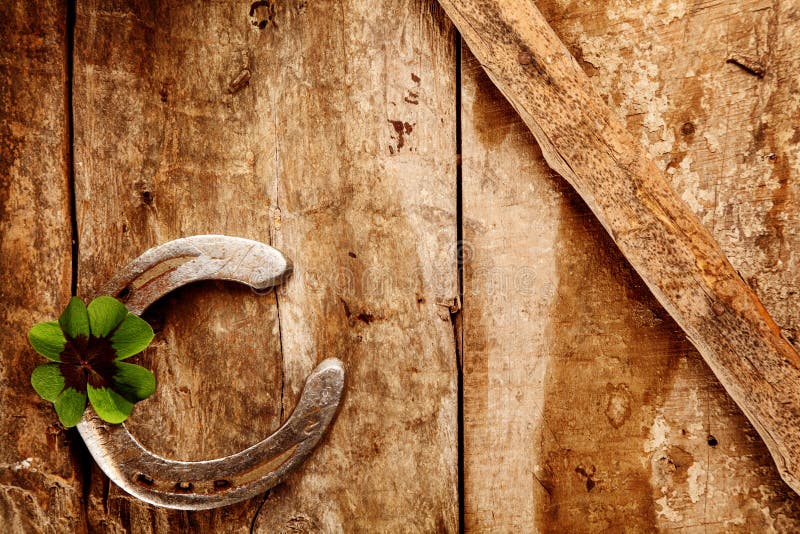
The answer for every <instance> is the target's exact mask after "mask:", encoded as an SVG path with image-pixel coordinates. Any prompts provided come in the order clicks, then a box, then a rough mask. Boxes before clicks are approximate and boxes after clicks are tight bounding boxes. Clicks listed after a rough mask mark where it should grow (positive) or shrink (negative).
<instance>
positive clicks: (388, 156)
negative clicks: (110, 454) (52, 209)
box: [76, 0, 458, 532]
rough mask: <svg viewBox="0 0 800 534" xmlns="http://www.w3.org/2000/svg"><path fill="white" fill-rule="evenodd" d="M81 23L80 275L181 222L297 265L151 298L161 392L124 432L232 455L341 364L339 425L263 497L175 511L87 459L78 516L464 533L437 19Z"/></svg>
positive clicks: (442, 41) (119, 524)
mask: <svg viewBox="0 0 800 534" xmlns="http://www.w3.org/2000/svg"><path fill="white" fill-rule="evenodd" d="M77 18H78V20H77V30H76V157H77V169H76V170H77V183H78V207H79V225H80V236H81V240H80V250H81V264H80V268H81V280H82V281H83V285H82V290H83V291H89V290H90V289H93V288H95V287H97V286H98V285H99V284H101V283H102V282H103V281H104V280H105V279H106V278H107V277H108V276H110V274H111V273H112V272H113V271H114V270H115V269H116V268H117V266H118V265H119V264H120V263H121V262H123V261H125V260H127V259H130V258H132V257H134V256H136V255H138V254H139V253H140V252H141V251H143V250H144V248H146V247H147V246H150V245H153V244H155V243H158V242H162V241H166V240H168V239H172V238H175V237H178V236H181V235H189V234H194V233H202V232H214V233H228V234H233V235H241V236H244V237H249V238H253V239H258V240H261V241H264V242H269V243H271V244H273V245H274V246H276V247H278V248H280V249H282V250H283V251H284V252H285V253H286V254H287V256H289V257H290V258H291V259H292V260H293V261H294V263H295V274H294V276H293V277H292V278H291V279H290V281H288V282H287V283H286V284H285V286H284V287H283V288H282V289H281V290H280V291H279V293H278V296H277V302H276V298H275V297H257V296H254V295H251V294H249V292H247V291H245V290H240V289H236V288H233V287H227V286H225V287H217V286H213V285H211V286H209V285H205V286H203V285H201V286H198V287H196V288H191V289H188V290H186V291H182V292H180V293H178V294H177V295H175V296H173V297H170V298H168V299H165V301H164V302H163V303H162V304H161V305H159V306H157V307H156V309H155V310H154V313H151V318H156V319H157V322H158V323H159V325H160V327H159V330H160V332H159V334H158V335H157V338H156V342H155V347H154V349H152V350H149V351H148V353H147V354H146V356H145V357H144V358H143V360H144V363H145V364H146V365H148V366H150V367H152V368H154V369H155V371H156V374H157V377H158V379H159V386H158V389H157V393H156V395H155V396H154V397H153V398H152V400H149V401H146V402H145V403H143V404H142V405H140V406H138V407H137V409H136V412H135V414H134V416H133V418H132V425H131V426H132V427H133V432H134V435H135V436H137V437H138V438H140V439H141V440H142V441H143V442H144V443H145V444H146V445H147V446H149V447H151V448H152V449H153V450H154V451H155V452H160V453H163V454H166V455H169V456H172V457H177V458H200V457H203V458H208V457H213V456H216V455H219V454H224V453H229V452H232V451H234V450H237V449H239V448H241V447H243V446H245V445H246V444H249V443H253V442H255V441H256V440H258V439H260V438H262V437H264V436H265V435H266V434H267V433H268V432H270V431H271V430H272V429H274V428H275V426H276V425H277V424H278V422H279V420H281V419H284V418H285V417H286V415H288V413H289V412H290V410H291V409H292V407H293V406H294V403H295V402H296V400H297V397H298V395H299V392H300V390H301V388H302V385H303V381H304V379H305V376H306V375H307V374H308V373H309V372H310V371H311V369H312V368H313V367H314V365H315V364H316V363H317V362H319V361H321V360H322V359H324V358H326V357H329V356H336V357H339V358H341V359H342V360H344V361H345V364H346V367H347V373H348V376H347V390H346V393H345V400H344V403H343V407H342V410H341V412H340V414H339V416H338V420H337V421H336V422H335V423H334V425H333V429H332V431H331V433H330V434H329V435H328V437H327V438H325V439H324V440H323V442H322V443H321V445H320V447H319V449H318V450H317V452H316V453H315V454H314V455H313V456H312V457H311V458H310V459H309V461H308V462H307V463H306V465H305V466H304V467H303V469H302V470H301V471H300V472H298V473H296V474H295V475H293V476H292V477H291V478H290V479H289V480H288V481H287V482H286V483H285V484H283V485H281V486H279V487H277V488H275V489H274V490H273V491H272V492H270V493H269V494H267V495H265V496H264V497H263V498H258V499H253V500H252V501H250V502H246V503H243V504H241V505H238V506H234V507H229V508H225V509H222V510H218V511H211V512H202V513H174V512H165V511H163V510H158V509H154V508H151V507H148V506H144V505H142V504H141V503H137V502H133V501H131V500H130V499H129V498H127V497H126V496H125V495H124V494H122V493H121V492H120V491H119V490H117V489H116V488H114V487H111V488H108V490H107V492H106V491H105V489H106V488H105V487H104V485H106V484H107V482H106V481H104V480H103V478H102V477H100V476H99V475H97V474H95V477H94V479H93V485H92V492H91V497H90V503H89V505H90V507H89V516H90V521H91V524H92V525H93V526H95V527H97V528H103V529H126V530H127V529H129V530H134V531H141V532H149V531H161V530H166V529H177V530H183V529H191V530H208V531H215V532H216V531H231V532H236V531H245V530H249V529H250V528H251V527H252V528H253V529H254V530H255V531H264V532H274V531H285V530H291V529H295V530H296V529H301V530H322V531H358V530H367V529H370V530H372V529H376V530H383V531H397V530H419V531H431V530H443V531H454V530H456V529H457V517H458V498H457V484H456V469H457V467H456V466H457V460H456V458H457V451H456V438H455V436H456V427H457V421H456V370H455V363H456V361H455V347H454V336H453V327H452V323H451V320H450V309H449V307H448V306H449V305H452V304H453V302H454V301H455V300H457V296H458V288H457V277H456V271H455V262H454V255H453V247H452V246H451V245H452V243H454V242H455V220H456V219H455V136H454V132H455V93H454V91H455V83H454V68H453V57H454V56H453V42H454V41H453V34H452V28H451V26H450V24H449V23H448V22H447V20H446V18H445V17H444V16H443V14H442V13H441V12H440V10H438V8H435V7H431V6H430V5H429V4H428V3H423V2H416V3H412V4H408V3H404V2H394V1H389V0H385V1H378V2H374V1H370V2H366V1H351V2H343V3H342V2H313V3H307V2H301V1H296V2H288V3H285V2H281V3H277V2H256V3H255V4H253V5H252V6H250V5H249V4H241V3H238V2H215V3H213V4H207V3H201V2H195V3H184V4H178V3H175V2H168V1H163V2H155V3H152V2H133V3H130V5H129V4H128V3H125V4H124V5H123V4H120V5H114V6H111V7H107V6H106V4H105V3H103V2H99V1H91V2H84V3H81V4H80V5H79V10H78V17H77ZM387 20H389V21H393V22H392V24H391V25H387V24H386V21H387ZM260 510H261V513H259V511H260Z"/></svg>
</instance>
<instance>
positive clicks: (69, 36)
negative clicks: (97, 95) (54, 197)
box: [64, 0, 92, 525]
mask: <svg viewBox="0 0 800 534" xmlns="http://www.w3.org/2000/svg"><path fill="white" fill-rule="evenodd" d="M65 9H66V12H65V16H66V21H65V30H64V41H65V42H64V70H65V73H64V115H65V117H64V130H65V135H64V137H65V140H64V144H65V147H64V164H65V167H66V175H67V176H66V178H67V194H68V202H69V206H68V210H69V233H70V254H71V271H70V294H72V295H77V294H78V253H79V249H78V237H79V236H78V202H77V196H76V193H75V111H74V102H73V100H74V99H73V89H74V85H75V22H76V19H77V0H67V2H66V5H65ZM67 439H69V441H70V443H71V449H72V454H73V458H75V461H76V463H77V464H78V467H79V468H80V473H81V477H82V484H81V492H82V496H83V499H82V502H81V505H82V508H83V510H82V511H83V517H84V520H85V521H86V524H87V525H88V518H89V493H90V491H91V481H92V457H91V455H90V454H89V451H88V449H87V448H86V446H85V445H84V443H83V440H82V439H81V438H80V436H79V435H78V431H77V430H76V429H74V428H72V429H69V430H68V438H67Z"/></svg>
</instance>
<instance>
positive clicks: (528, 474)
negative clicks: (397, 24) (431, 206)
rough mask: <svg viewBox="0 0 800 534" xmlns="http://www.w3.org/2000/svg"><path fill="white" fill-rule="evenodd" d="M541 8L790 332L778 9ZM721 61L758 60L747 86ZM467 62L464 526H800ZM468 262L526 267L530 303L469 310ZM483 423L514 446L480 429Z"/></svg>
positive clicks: (789, 70) (474, 293) (493, 301)
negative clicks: (759, 67) (760, 71)
mask: <svg viewBox="0 0 800 534" xmlns="http://www.w3.org/2000/svg"><path fill="white" fill-rule="evenodd" d="M538 5H539V6H540V8H541V9H542V11H543V13H544V14H545V16H546V17H547V19H548V20H549V22H550V23H551V24H552V25H553V27H554V29H555V30H556V32H557V33H558V35H559V36H560V37H561V39H563V40H564V42H565V44H566V45H567V46H568V47H569V49H570V50H571V52H572V53H573V55H574V56H575V57H577V58H578V60H579V62H580V64H581V66H582V67H583V69H584V70H585V71H586V72H587V74H589V75H590V76H591V79H592V84H593V85H594V86H595V87H596V88H597V89H598V91H599V92H600V93H601V95H602V96H603V97H604V98H605V99H607V101H608V102H609V103H611V104H613V105H614V106H616V107H617V108H618V109H619V113H620V116H621V117H622V118H624V119H625V121H626V124H627V127H628V130H629V131H630V132H631V133H632V134H634V136H636V137H637V138H641V139H642V140H643V141H646V142H647V146H648V150H649V152H650V154H651V155H652V156H653V157H654V158H656V161H657V162H658V164H659V166H660V167H661V168H666V170H667V173H668V176H669V177H670V179H671V185H672V187H673V188H674V189H675V191H676V192H677V193H678V195H679V196H681V197H682V198H683V199H684V200H686V201H687V202H689V204H690V206H691V207H692V209H693V210H694V212H695V214H696V215H697V216H698V217H700V219H701V220H702V221H703V223H704V224H705V225H706V226H707V227H708V228H709V229H711V230H712V231H713V234H714V237H715V238H716V239H717V240H718V241H719V242H720V244H721V245H722V247H723V249H724V250H725V253H726V254H727V255H728V257H729V258H730V260H731V262H732V264H733V265H734V267H736V268H737V269H738V270H739V271H740V272H741V273H742V275H743V276H744V277H745V279H746V280H747V281H748V283H749V284H750V285H751V286H752V287H753V288H754V290H755V291H756V292H757V294H758V295H759V297H760V298H761V299H762V301H763V302H764V303H765V304H766V305H767V308H768V309H769V311H770V313H771V314H772V315H773V317H775V318H776V320H777V322H778V324H779V325H780V327H781V330H782V332H783V333H784V335H785V336H787V338H788V339H790V340H791V339H796V338H797V328H798V324H799V323H800V316H799V315H798V312H797V307H796V306H794V305H793V299H792V296H793V295H795V294H796V292H797V285H798V283H800V277H798V275H797V274H798V273H797V268H798V267H797V259H796V257H795V256H796V253H794V252H793V251H796V250H798V249H799V248H798V246H797V235H798V234H797V228H798V226H800V221H798V216H797V213H798V211H797V207H796V200H795V199H796V198H797V194H796V188H797V184H796V182H797V180H796V176H797V172H798V170H797V169H798V164H797V154H798V151H797V143H798V139H796V138H795V137H796V136H794V135H793V127H792V126H791V121H792V119H791V117H793V116H796V115H797V103H796V102H795V101H793V100H791V98H790V96H789V95H790V94H791V91H792V90H793V89H792V88H793V82H792V81H791V80H793V79H796V78H797V73H798V71H800V61H799V60H798V55H797V54H798V53H797V51H796V50H793V49H792V47H791V46H789V45H788V42H790V36H791V35H792V34H793V33H796V32H797V22H796V21H795V20H794V19H793V18H792V16H791V13H792V12H793V9H796V8H794V7H793V6H792V5H791V2H779V3H777V4H775V5H772V4H770V5H769V6H766V5H762V3H758V2H753V3H751V4H748V5H741V4H740V3H738V2H717V3H715V4H714V5H704V4H700V3H697V4H694V3H686V4H683V3H681V2H672V3H663V2H642V3H639V4H637V5H636V6H633V7H632V6H629V5H627V4H626V5H624V6H623V5H622V4H619V3H618V2H613V1H600V2H592V3H581V4H578V3H570V4H569V5H567V4H565V3H563V2H556V1H546V2H540V3H538ZM735 52H738V53H739V54H743V55H745V56H750V57H757V58H760V59H759V61H761V62H762V63H763V64H765V65H770V67H767V68H766V74H765V76H764V78H757V77H755V76H752V75H750V74H748V73H747V72H745V71H744V70H742V69H741V68H739V67H737V66H736V65H733V64H726V63H725V59H726V58H727V57H729V55H730V54H731V53H735ZM465 57H466V62H465V64H464V65H463V72H464V78H463V83H462V86H463V94H464V102H463V105H462V110H463V112H462V113H463V115H462V122H463V125H464V131H463V148H462V150H463V162H464V167H463V176H464V200H463V203H464V220H465V239H467V241H468V242H469V243H470V244H471V245H472V247H471V250H472V251H473V255H472V259H471V261H470V263H468V264H467V265H466V267H465V303H464V333H465V348H464V369H465V376H464V386H465V392H464V395H465V444H466V448H465V485H466V495H465V507H466V514H465V515H466V527H467V530H468V531H469V530H470V529H473V530H476V531H481V530H486V529H488V528H491V527H496V528H497V529H499V530H501V531H508V530H517V531H531V530H534V529H538V530H541V531H544V532H563V531H574V530H592V531H595V530H603V529H606V530H612V531H613V530H616V529H624V528H629V529H632V530H637V531H649V530H656V529H659V530H662V529H670V530H673V529H675V530H681V531H686V532H695V531H698V532H699V531H735V532H739V531H740V532H761V531H770V530H772V531H779V532H791V531H795V530H797V529H798V528H800V526H799V525H798V524H799V523H800V501H798V498H797V497H796V495H795V494H794V493H793V492H792V491H791V490H790V489H789V488H788V487H787V486H786V485H785V484H784V483H783V482H782V481H781V480H780V479H779V476H778V473H777V471H776V470H775V468H774V466H773V465H772V462H771V459H770V458H769V455H768V451H767V449H766V447H765V446H764V444H763V443H762V442H761V441H760V440H759V439H758V437H757V435H756V433H755V430H754V429H753V428H752V426H751V425H750V424H749V423H748V422H747V420H746V419H745V417H744V416H743V414H742V413H741V411H740V410H738V408H737V407H736V406H735V405H734V404H733V402H732V401H731V400H730V398H729V397H728V396H727V394H725V392H724V391H723V390H722V388H721V386H720V385H719V382H718V381H717V380H716V378H715V377H714V376H713V374H712V373H711V371H710V369H709V368H708V367H707V366H706V365H705V364H704V363H703V362H702V360H701V358H700V355H699V354H697V353H696V352H695V351H694V350H693V349H692V348H691V347H690V346H689V345H688V343H687V342H686V341H685V340H684V339H683V336H682V335H681V334H680V333H678V332H677V331H676V328H677V327H676V325H675V324H674V323H673V322H672V321H671V320H670V319H669V317H668V316H666V314H665V312H664V310H663V309H662V308H661V307H660V306H659V305H658V304H657V303H656V302H655V301H654V299H653V298H652V297H650V296H649V291H648V290H646V288H645V287H644V285H643V283H642V282H641V280H640V279H639V278H638V277H637V276H636V275H635V274H633V272H632V271H631V270H630V269H629V268H628V267H626V266H625V264H624V259H623V258H622V257H621V255H620V254H619V253H618V251H616V250H615V247H614V245H613V243H612V242H611V241H610V240H609V239H608V238H607V237H606V236H605V234H604V231H603V230H602V227H601V226H600V225H599V224H598V223H597V222H596V221H595V220H594V217H593V216H592V215H591V213H590V212H589V210H588V208H587V207H586V206H585V204H584V203H583V202H581V201H580V200H579V199H578V198H577V197H576V195H575V193H574V192H571V190H570V188H568V187H565V185H564V183H563V182H561V180H560V179H559V178H550V177H549V176H548V173H547V172H546V171H544V169H543V167H542V165H543V161H542V160H541V159H540V157H539V156H538V154H536V149H535V148H532V147H531V144H530V141H531V139H530V137H529V134H527V132H526V130H524V125H523V123H522V121H521V119H520V118H519V116H518V115H517V114H516V113H515V112H514V111H513V110H512V109H511V107H510V105H508V104H507V103H505V102H503V97H502V95H501V94H500V93H499V91H497V90H496V89H495V88H494V86H493V85H492V84H491V82H490V81H489V79H488V77H486V75H485V74H484V73H483V72H482V70H481V69H479V67H478V64H477V62H476V61H475V60H474V59H473V58H472V57H471V56H469V55H468V54H467V55H465ZM759 132H761V133H759ZM770 154H774V155H775V157H774V159H773V158H772V157H771V156H770ZM780 184H783V185H782V186H781V185H780ZM559 195H563V197H559ZM554 196H555V197H556V198H555V199H554ZM551 215H552V216H553V217H554V218H555V219H554V220H553V219H550V216H551ZM520 221H534V224H530V225H528V226H525V225H524V224H522V223H521V222H520ZM482 236H486V239H485V240H484V241H481V240H480V238H481V237H482ZM476 240H477V241H476ZM501 243H505V244H504V245H502V244H501ZM530 251H533V252H534V254H531V252H530ZM487 264H489V265H490V266H491V268H492V269H495V270H496V271H499V272H505V273H509V272H511V273H513V272H523V274H521V275H519V277H518V279H520V280H524V279H525V277H526V276H527V275H525V274H524V269H525V268H526V267H529V266H531V265H535V266H536V277H535V278H533V280H534V282H533V283H532V284H531V285H528V286H526V285H524V284H523V285H522V286H521V287H522V288H523V289H525V288H532V292H530V293H529V294H525V293H524V292H523V293H520V292H519V291H518V289H519V288H518V287H513V286H512V287H508V288H507V289H506V288H503V289H501V290H496V291H495V292H494V293H493V294H491V298H489V297H488V296H486V297H485V296H484V294H483V293H482V292H481V291H482V288H483V286H484V285H485V283H484V282H483V281H482V276H481V272H482V271H481V268H482V267H484V266H485V265H487ZM529 278H530V277H529ZM506 279H511V280H513V279H514V278H513V276H512V275H506ZM500 303H503V306H500ZM506 303H507V304H506ZM505 306H508V308H506V307H505ZM510 310H517V311H518V312H517V313H514V312H512V311H510ZM512 318H515V319H516V321H515V322H514V323H513V324H509V323H510V322H512V321H511V319H512ZM498 331H499V332H500V335H498V334H497V332H498ZM507 331H513V332H514V333H515V335H516V336H517V339H518V341H516V342H515V341H513V338H511V337H509V336H510V334H509V333H508V332H507ZM486 406H489V410H488V414H489V415H488V416H487V415H486V412H485V410H486ZM498 414H503V415H502V418H503V420H505V421H508V423H507V426H502V425H500V427H501V428H503V429H504V432H505V433H506V434H508V435H509V437H513V438H514V439H505V438H504V439H501V436H500V435H495V434H493V432H495V431H496V428H497V425H496V419H497V418H498V417H499V416H498ZM588 475H590V476H588Z"/></svg>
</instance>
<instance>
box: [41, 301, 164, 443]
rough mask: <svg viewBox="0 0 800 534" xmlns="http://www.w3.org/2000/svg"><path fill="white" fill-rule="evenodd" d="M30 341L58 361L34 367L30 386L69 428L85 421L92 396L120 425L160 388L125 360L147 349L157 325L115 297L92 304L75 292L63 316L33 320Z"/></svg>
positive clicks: (105, 416)
mask: <svg viewBox="0 0 800 534" xmlns="http://www.w3.org/2000/svg"><path fill="white" fill-rule="evenodd" d="M28 340H29V341H30V344H31V346H32V347H33V348H34V350H35V351H36V352H38V353H39V354H41V355H42V356H44V357H45V358H47V359H48V360H52V362H53V363H45V364H43V365H40V366H38V367H37V368H36V369H34V370H33V373H32V374H31V385H32V386H33V389H35V390H36V393H38V394H39V395H40V396H41V397H42V398H43V399H45V400H47V401H50V402H52V403H53V405H54V406H55V409H56V413H57V414H58V419H59V420H60V421H61V424H63V425H64V426H66V427H71V426H75V425H77V424H78V422H80V420H81V417H83V412H84V411H85V410H86V403H87V399H88V402H90V403H91V404H92V408H94V410H95V412H96V413H97V415H98V416H100V418H101V419H103V420H104V421H107V422H109V423H114V424H116V423H121V422H123V421H125V419H127V418H128V416H129V415H130V413H131V410H132V409H133V405H134V403H136V402H139V401H141V400H144V399H146V398H147V397H149V396H150V395H152V394H153V392H154V391H155V387H156V379H155V376H153V373H151V372H150V371H148V370H147V369H145V368H144V367H141V366H138V365H134V364H130V363H125V362H123V361H122V360H124V359H126V358H129V357H131V356H133V355H135V354H138V353H140V352H141V351H143V350H144V349H145V348H147V346H148V345H149V344H150V342H151V341H152V340H153V329H152V328H150V325H148V324H147V322H145V321H144V320H142V319H140V318H139V317H137V316H136V315H134V314H132V313H130V312H129V311H128V309H127V308H126V307H125V305H124V304H122V303H121V302H119V301H118V300H117V299H115V298H113V297H97V298H96V299H94V300H93V301H92V302H90V303H89V306H85V305H84V303H83V301H82V300H81V299H79V298H78V297H72V298H71V299H70V301H69V304H67V307H66V308H65V309H64V312H63V313H62V314H61V316H60V317H59V318H58V321H51V322H46V323H39V324H36V325H34V326H33V327H32V328H31V329H30V331H29V332H28Z"/></svg>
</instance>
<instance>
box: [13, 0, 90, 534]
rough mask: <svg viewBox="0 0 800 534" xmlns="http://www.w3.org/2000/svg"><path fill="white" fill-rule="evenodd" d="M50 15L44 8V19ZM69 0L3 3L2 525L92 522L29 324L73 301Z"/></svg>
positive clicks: (43, 527)
mask: <svg viewBox="0 0 800 534" xmlns="http://www.w3.org/2000/svg"><path fill="white" fill-rule="evenodd" d="M43 13H46V15H43ZM66 20H67V17H66V9H65V7H64V3H63V2H57V1H52V2H39V4H38V5H32V4H30V3H29V2H26V1H23V0H20V1H11V2H3V3H2V4H0V35H2V39H0V323H2V325H3V330H4V339H3V341H2V343H0V428H2V431H0V525H2V530H4V531H5V532H47V533H57V532H76V531H77V532H79V531H81V530H82V529H83V528H84V514H83V507H82V504H81V476H82V475H81V468H80V464H78V463H77V462H75V461H74V459H73V455H72V453H71V450H70V447H69V442H70V441H72V440H79V439H80V438H79V437H77V434H74V433H72V432H70V433H65V432H64V429H63V428H61V427H60V426H59V425H56V424H54V421H55V420H56V419H55V412H54V411H53V409H52V405H51V404H50V403H48V402H44V401H42V400H41V399H40V398H39V397H38V396H37V395H36V393H35V392H34V391H33V389H32V388H31V386H30V374H31V371H33V369H34V367H36V366H37V365H39V364H41V363H45V361H46V360H45V359H44V358H42V357H41V356H39V355H38V354H36V353H35V352H34V351H33V349H31V348H30V346H29V345H28V340H27V337H26V334H27V332H28V329H29V328H30V327H31V325H32V324H33V323H35V322H39V321H49V320H52V319H53V317H54V315H57V314H58V313H59V311H60V307H61V306H62V305H63V303H64V302H66V301H67V299H69V295H70V281H71V275H70V271H71V265H70V264H71V260H70V258H71V247H70V215H69V214H70V212H69V210H70V208H69V177H68V165H67V163H68V154H69V149H68V147H69V144H68V136H67V107H66V92H65V90H66V79H67V78H66V77H67V74H66V73H67V69H66V57H67V55H66V51H67V36H66Z"/></svg>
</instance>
